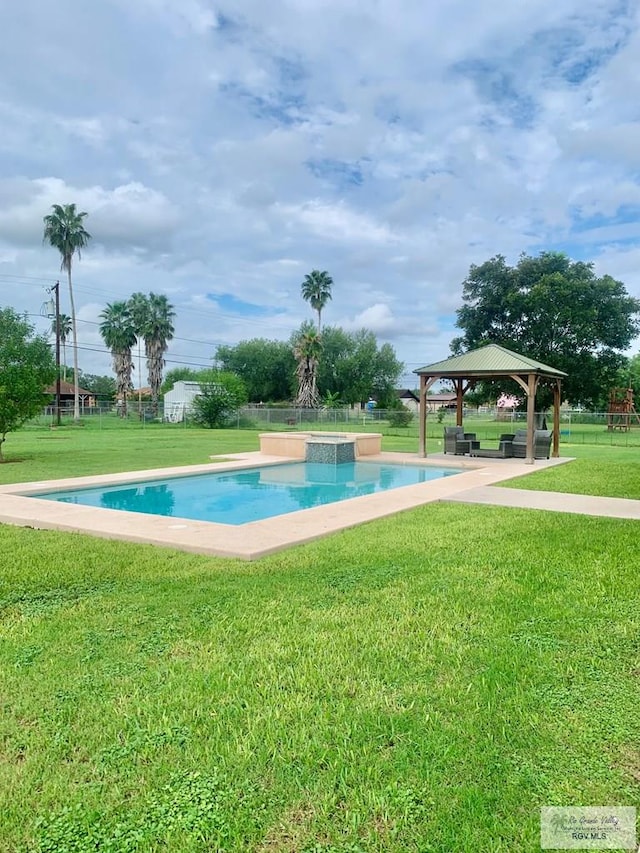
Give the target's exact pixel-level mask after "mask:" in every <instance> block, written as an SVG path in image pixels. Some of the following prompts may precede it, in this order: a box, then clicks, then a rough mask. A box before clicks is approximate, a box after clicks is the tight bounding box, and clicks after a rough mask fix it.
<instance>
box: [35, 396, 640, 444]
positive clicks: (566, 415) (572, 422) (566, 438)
mask: <svg viewBox="0 0 640 853" xmlns="http://www.w3.org/2000/svg"><path fill="white" fill-rule="evenodd" d="M526 419H527V415H526V412H517V411H514V412H503V411H500V410H490V409H487V410H476V409H465V410H464V425H465V428H466V429H467V430H468V431H469V432H475V433H476V434H477V435H478V437H479V438H480V439H486V440H491V439H494V438H497V436H498V435H499V434H500V433H504V432H508V431H510V430H511V429H513V430H514V431H515V430H516V429H518V428H521V427H523V426H524V425H525V424H526ZM80 420H81V423H83V424H86V425H91V426H92V427H93V428H98V429H122V428H127V429H160V428H164V429H188V428H192V427H194V426H197V424H195V422H194V420H193V416H192V414H191V413H190V412H189V411H188V410H186V409H185V408H184V407H183V408H182V409H176V408H175V404H174V405H173V406H172V407H167V409H166V411H165V408H164V407H163V405H162V404H160V405H159V406H158V411H157V413H156V412H154V410H153V409H152V407H151V405H150V404H148V403H147V404H145V403H143V404H142V407H141V408H140V409H139V408H138V405H137V403H136V404H130V406H129V408H128V411H127V416H126V418H124V417H122V416H121V412H120V411H119V410H118V409H117V407H115V406H113V405H109V406H86V407H83V408H81V411H80ZM536 421H537V424H538V425H539V426H541V427H544V426H545V425H546V427H547V428H548V429H552V428H553V414H552V413H551V412H541V413H537V414H536ZM56 422H57V418H56V412H55V408H54V407H47V408H46V409H45V410H44V411H43V412H42V414H41V415H40V416H39V417H38V418H35V419H34V420H33V421H31V422H30V424H29V426H31V427H40V428H43V427H55V426H56ZM61 423H62V425H63V426H64V425H68V424H72V423H73V410H72V409H63V410H62V412H61ZM454 424H455V411H454V410H441V411H437V412H429V413H428V415H427V438H428V439H442V436H443V431H444V427H445V426H452V425H454ZM624 426H625V425H624V424H620V423H614V422H612V418H611V416H610V415H608V414H607V413H606V412H584V411H579V410H563V411H562V412H561V415H560V442H561V443H565V444H609V445H614V446H630V447H640V424H638V423H637V422H636V423H635V424H634V423H633V420H632V422H631V424H630V425H629V428H624ZM227 428H230V429H248V430H259V431H264V432H267V431H278V432H285V431H295V430H300V429H323V430H328V431H342V432H381V433H383V434H384V435H395V436H407V437H410V436H414V437H415V439H416V441H417V438H418V415H417V413H415V412H408V411H407V410H389V411H386V410H384V409H377V408H375V409H373V410H368V409H366V408H364V409H362V408H359V407H356V408H351V407H343V408H336V409H296V408H294V407H290V408H286V407H280V406H247V407H245V408H243V409H240V410H239V411H238V412H236V413H235V414H234V415H233V416H232V417H230V418H229V421H228V423H227Z"/></svg>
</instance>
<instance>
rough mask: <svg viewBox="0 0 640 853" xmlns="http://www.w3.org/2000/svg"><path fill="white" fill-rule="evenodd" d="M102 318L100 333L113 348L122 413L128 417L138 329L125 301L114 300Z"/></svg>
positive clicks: (101, 315) (122, 415) (112, 354)
mask: <svg viewBox="0 0 640 853" xmlns="http://www.w3.org/2000/svg"><path fill="white" fill-rule="evenodd" d="M100 319H101V321H102V322H101V323H100V334H101V335H102V339H103V340H104V342H105V345H106V346H107V347H108V348H109V349H110V350H111V356H112V358H113V370H114V373H115V374H116V387H117V393H118V397H119V398H120V400H121V401H122V406H121V408H120V415H121V417H123V418H126V416H127V396H128V395H129V393H130V392H131V391H132V390H133V385H132V382H131V372H132V370H133V358H132V355H131V349H132V347H133V346H134V345H135V342H136V330H135V325H134V322H133V317H132V316H131V311H130V310H129V304H128V303H127V302H124V301H120V302H112V303H111V304H109V305H107V307H106V308H105V309H104V310H103V311H102V313H101V314H100Z"/></svg>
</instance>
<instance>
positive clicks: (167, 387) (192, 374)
mask: <svg viewBox="0 0 640 853" xmlns="http://www.w3.org/2000/svg"><path fill="white" fill-rule="evenodd" d="M197 381H198V371H197V370H194V368H193V367H172V368H171V370H167V372H166V373H165V375H164V379H163V380H162V385H161V386H160V393H161V394H162V395H164V394H166V393H167V392H168V391H171V389H172V388H173V386H174V385H175V384H176V382H197Z"/></svg>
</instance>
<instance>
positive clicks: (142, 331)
mask: <svg viewBox="0 0 640 853" xmlns="http://www.w3.org/2000/svg"><path fill="white" fill-rule="evenodd" d="M142 295H143V294H134V297H135V301H134V303H133V308H132V311H133V312H134V313H135V314H136V329H137V335H138V337H140V335H142V337H143V338H144V350H145V355H146V357H147V371H148V377H149V387H150V388H151V405H152V408H153V413H154V415H155V416H156V417H157V416H158V396H159V394H160V386H161V385H162V371H163V369H164V354H165V352H166V351H167V348H168V346H169V341H170V340H171V339H172V338H173V333H174V331H175V329H174V327H173V322H172V321H173V318H174V317H175V316H176V315H175V311H174V310H173V305H172V304H171V303H170V302H169V300H168V299H167V297H166V296H163V295H162V294H158V293H150V294H149V296H148V297H144V298H146V314H144V315H143V313H142V308H143V302H142V300H141V299H140V298H139V297H141V296H142ZM134 297H132V299H134Z"/></svg>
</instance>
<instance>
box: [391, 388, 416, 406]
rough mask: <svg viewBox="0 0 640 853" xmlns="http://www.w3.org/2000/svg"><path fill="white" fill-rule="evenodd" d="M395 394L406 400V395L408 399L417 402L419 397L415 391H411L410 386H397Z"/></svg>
mask: <svg viewBox="0 0 640 853" xmlns="http://www.w3.org/2000/svg"><path fill="white" fill-rule="evenodd" d="M396 394H397V395H398V397H399V398H400V399H401V400H403V399H404V400H406V399H407V397H408V398H409V399H410V400H415V401H416V403H417V402H418V400H419V399H420V398H419V397H418V395H417V394H416V392H415V391H412V390H411V389H410V388H398V389H397V390H396Z"/></svg>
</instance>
